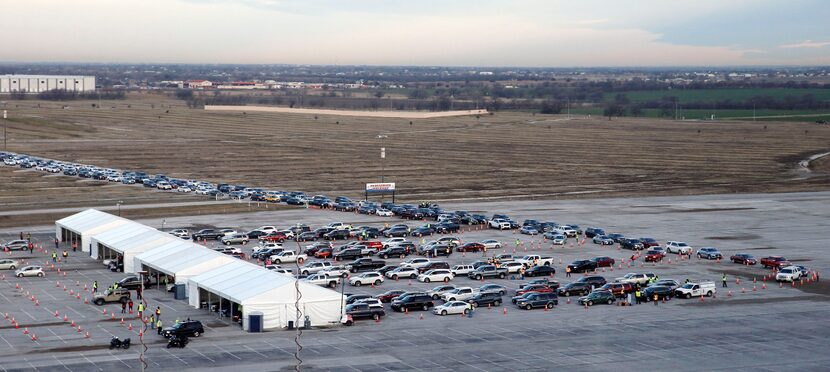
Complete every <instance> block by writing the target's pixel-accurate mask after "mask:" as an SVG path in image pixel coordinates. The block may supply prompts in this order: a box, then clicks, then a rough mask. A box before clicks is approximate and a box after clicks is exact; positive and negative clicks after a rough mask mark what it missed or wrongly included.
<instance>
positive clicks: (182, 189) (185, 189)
mask: <svg viewBox="0 0 830 372" xmlns="http://www.w3.org/2000/svg"><path fill="white" fill-rule="evenodd" d="M191 191H193V189H191V188H190V186H187V185H181V186H179V187H178V188H176V192H191Z"/></svg>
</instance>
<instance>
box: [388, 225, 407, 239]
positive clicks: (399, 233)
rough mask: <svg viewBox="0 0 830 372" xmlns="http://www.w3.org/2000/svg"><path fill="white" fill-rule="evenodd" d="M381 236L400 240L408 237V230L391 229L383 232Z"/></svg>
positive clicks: (404, 228) (401, 228)
mask: <svg viewBox="0 0 830 372" xmlns="http://www.w3.org/2000/svg"><path fill="white" fill-rule="evenodd" d="M383 236H385V237H387V238H402V237H406V236H409V228H406V227H392V228H390V229H389V230H386V231H384V232H383Z"/></svg>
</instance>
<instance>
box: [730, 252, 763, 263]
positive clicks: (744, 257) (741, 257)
mask: <svg viewBox="0 0 830 372" xmlns="http://www.w3.org/2000/svg"><path fill="white" fill-rule="evenodd" d="M729 260H731V261H732V262H734V263H736V264H741V265H755V264H756V263H758V261H756V260H755V258H754V257H752V256H750V255H748V254H746V253H737V254H734V255H732V257H729Z"/></svg>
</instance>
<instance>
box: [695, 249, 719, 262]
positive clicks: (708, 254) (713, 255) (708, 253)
mask: <svg viewBox="0 0 830 372" xmlns="http://www.w3.org/2000/svg"><path fill="white" fill-rule="evenodd" d="M697 258H705V259H707V260H720V259H722V258H723V254H721V253H720V251H719V250H717V248H712V247H704V248H700V249H698V250H697Z"/></svg>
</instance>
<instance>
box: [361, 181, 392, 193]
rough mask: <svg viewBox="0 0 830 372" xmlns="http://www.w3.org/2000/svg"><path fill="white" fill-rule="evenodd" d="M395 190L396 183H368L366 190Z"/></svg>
mask: <svg viewBox="0 0 830 372" xmlns="http://www.w3.org/2000/svg"><path fill="white" fill-rule="evenodd" d="M389 191H395V183H394V182H387V183H367V184H366V192H389Z"/></svg>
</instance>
